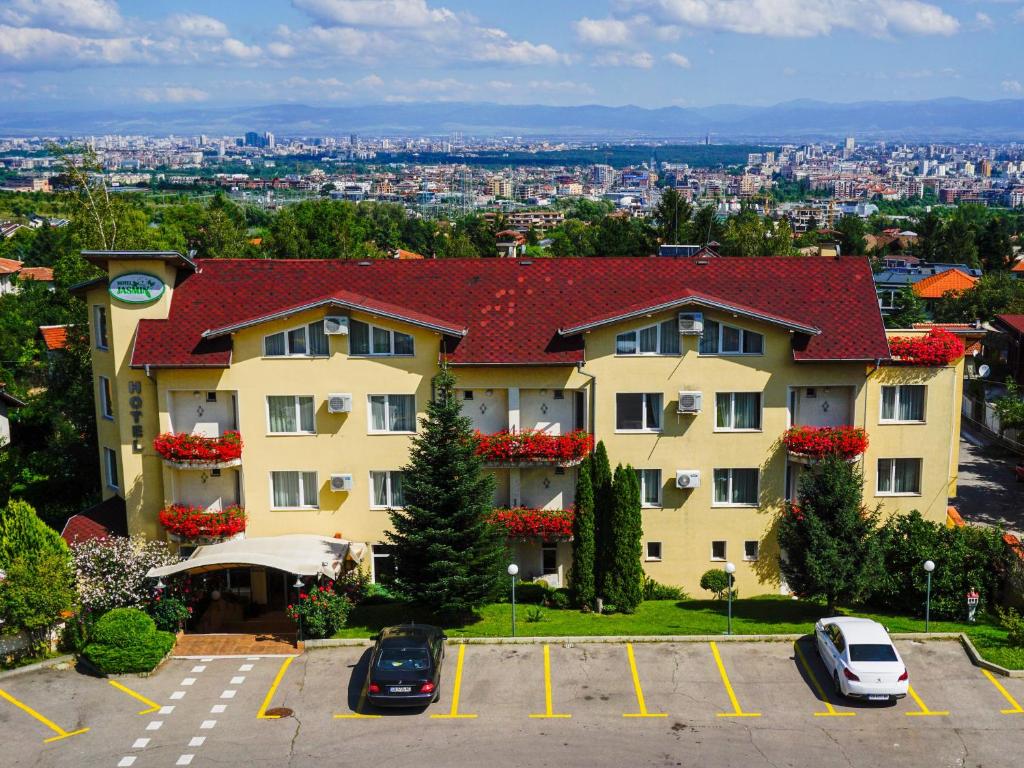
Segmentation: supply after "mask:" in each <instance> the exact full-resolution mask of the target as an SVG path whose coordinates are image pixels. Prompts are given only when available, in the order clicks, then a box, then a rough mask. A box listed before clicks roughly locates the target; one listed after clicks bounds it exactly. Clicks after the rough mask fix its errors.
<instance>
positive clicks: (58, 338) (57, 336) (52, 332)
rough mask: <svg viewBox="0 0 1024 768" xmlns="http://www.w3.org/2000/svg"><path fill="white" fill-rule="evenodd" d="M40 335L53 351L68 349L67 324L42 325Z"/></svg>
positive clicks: (47, 346)
mask: <svg viewBox="0 0 1024 768" xmlns="http://www.w3.org/2000/svg"><path fill="white" fill-rule="evenodd" d="M39 335H40V336H42V337H43V343H44V344H45V345H46V348H47V349H48V350H49V351H51V352H53V351H55V350H58V349H67V346H68V327H67V326H66V325H40V326H39Z"/></svg>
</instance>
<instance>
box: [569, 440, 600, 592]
mask: <svg viewBox="0 0 1024 768" xmlns="http://www.w3.org/2000/svg"><path fill="white" fill-rule="evenodd" d="M590 462H591V459H590V458H589V457H588V458H586V459H584V460H583V463H582V464H580V468H579V473H578V474H577V476H576V506H575V514H574V515H573V521H572V573H571V574H570V576H571V578H570V584H571V586H572V596H573V600H574V602H575V603H576V605H577V606H579V607H580V608H589V607H590V606H592V605H593V604H594V598H595V597H597V590H596V585H595V581H594V561H595V558H596V556H597V550H596V543H595V541H594V487H593V481H592V478H591V472H590Z"/></svg>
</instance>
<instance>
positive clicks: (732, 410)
mask: <svg viewBox="0 0 1024 768" xmlns="http://www.w3.org/2000/svg"><path fill="white" fill-rule="evenodd" d="M719 395H728V396H729V420H730V421H731V422H732V423H733V424H735V423H736V395H757V404H758V406H759V407H758V409H757V415H758V418H757V420H758V423H759V424H760V425H761V426H759V427H757V428H756V429H747V428H744V429H737V428H736V427H720V426H718V396H719ZM714 415H715V421H714V424H715V428H714V431H715V432H763V431H764V393H763V392H756V391H747V392H715V414H714Z"/></svg>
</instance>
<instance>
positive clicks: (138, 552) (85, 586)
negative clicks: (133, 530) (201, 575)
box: [71, 536, 180, 614]
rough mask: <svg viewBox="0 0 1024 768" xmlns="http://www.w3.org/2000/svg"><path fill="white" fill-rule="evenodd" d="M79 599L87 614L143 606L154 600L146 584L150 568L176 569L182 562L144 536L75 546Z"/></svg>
mask: <svg viewBox="0 0 1024 768" xmlns="http://www.w3.org/2000/svg"><path fill="white" fill-rule="evenodd" d="M71 556H72V558H73V560H74V565H75V571H76V576H77V578H76V584H77V586H78V599H79V601H80V602H81V604H82V608H83V610H84V611H85V612H86V613H87V614H94V613H103V612H104V611H109V610H110V609H112V608H122V607H129V606H136V605H142V604H144V603H147V602H148V601H149V600H150V598H151V597H152V592H153V586H152V584H151V583H149V582H147V580H146V573H147V572H148V571H149V569H150V568H159V567H161V566H164V565H173V564H174V563H176V562H178V560H179V559H180V558H179V557H178V556H177V555H175V554H173V553H172V552H171V551H170V549H168V547H167V544H166V543H165V542H162V541H146V538H145V537H144V536H134V537H132V538H130V539H126V538H124V537H122V536H111V537H109V538H105V539H89V540H87V541H82V542H76V543H74V544H72V545H71Z"/></svg>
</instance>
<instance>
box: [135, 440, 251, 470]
mask: <svg viewBox="0 0 1024 768" xmlns="http://www.w3.org/2000/svg"><path fill="white" fill-rule="evenodd" d="M153 448H155V449H156V452H157V453H159V454H160V455H161V456H162V457H163V458H165V459H167V460H168V461H173V462H176V463H179V464H220V463H223V462H228V461H234V460H235V459H240V458H242V436H241V435H240V434H239V433H238V432H225V433H224V434H223V435H221V436H220V437H203V436H202V435H189V434H187V433H185V432H178V433H177V434H175V433H173V432H165V433H164V434H162V435H157V437H156V438H155V439H154V440H153Z"/></svg>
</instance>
